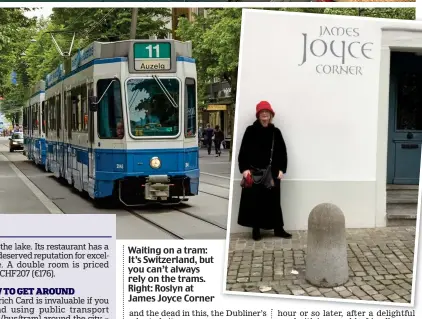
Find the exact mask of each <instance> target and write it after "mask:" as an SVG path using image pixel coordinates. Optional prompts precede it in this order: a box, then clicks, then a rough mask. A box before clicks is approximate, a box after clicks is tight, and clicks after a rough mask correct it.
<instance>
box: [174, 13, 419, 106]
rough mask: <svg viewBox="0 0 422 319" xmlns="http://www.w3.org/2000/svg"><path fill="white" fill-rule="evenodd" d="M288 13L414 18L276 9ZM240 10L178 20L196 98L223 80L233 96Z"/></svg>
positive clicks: (395, 15)
mask: <svg viewBox="0 0 422 319" xmlns="http://www.w3.org/2000/svg"><path fill="white" fill-rule="evenodd" d="M270 10H281V11H290V12H303V13H314V14H335V15H348V16H365V17H376V18H388V19H405V20H414V19H415V9H414V8H364V9H361V8H276V9H270ZM241 11H242V9H238V8H226V9H208V10H207V16H206V17H199V16H198V17H195V21H194V22H189V21H188V20H187V19H186V18H181V19H180V22H179V28H178V30H177V35H178V36H179V37H180V38H181V39H182V40H184V41H189V40H190V41H192V42H193V55H194V58H195V59H196V60H197V67H198V83H199V88H198V92H199V96H200V100H201V101H202V105H205V104H206V103H207V101H206V96H207V93H208V92H206V85H207V82H208V83H209V82H211V81H213V79H215V78H217V79H219V80H225V81H227V82H228V83H229V85H230V87H231V92H232V96H233V99H234V98H235V96H236V86H237V68H238V56H239V43H240V26H241V15H242V12H241Z"/></svg>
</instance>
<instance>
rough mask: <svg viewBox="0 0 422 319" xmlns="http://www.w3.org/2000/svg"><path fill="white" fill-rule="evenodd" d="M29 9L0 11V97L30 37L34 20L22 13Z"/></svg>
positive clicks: (6, 87) (5, 90)
mask: <svg viewBox="0 0 422 319" xmlns="http://www.w3.org/2000/svg"><path fill="white" fill-rule="evenodd" d="M27 10H29V9H12V8H3V9H0V52H1V56H0V95H1V96H5V95H6V94H7V89H8V88H9V86H8V85H9V84H10V81H11V78H10V75H11V72H12V70H15V71H16V72H17V73H18V76H19V70H17V67H18V66H17V64H19V60H20V58H21V54H22V52H23V51H25V45H27V43H28V42H29V38H30V37H31V30H32V27H33V26H34V24H35V19H28V18H26V17H25V15H24V13H25V11H27Z"/></svg>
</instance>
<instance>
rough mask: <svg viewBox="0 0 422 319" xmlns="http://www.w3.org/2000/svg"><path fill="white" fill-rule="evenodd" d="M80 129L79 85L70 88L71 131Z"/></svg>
mask: <svg viewBox="0 0 422 319" xmlns="http://www.w3.org/2000/svg"><path fill="white" fill-rule="evenodd" d="M80 130H81V87H77V88H75V89H73V90H72V131H76V132H78V131H80Z"/></svg>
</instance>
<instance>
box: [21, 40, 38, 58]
mask: <svg viewBox="0 0 422 319" xmlns="http://www.w3.org/2000/svg"><path fill="white" fill-rule="evenodd" d="M30 42H31V43H35V42H37V40H35V39H31V40H30ZM21 56H26V53H25V51H24V52H22V53H21Z"/></svg>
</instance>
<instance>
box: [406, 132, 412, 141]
mask: <svg viewBox="0 0 422 319" xmlns="http://www.w3.org/2000/svg"><path fill="white" fill-rule="evenodd" d="M412 138H413V133H410V132H409V133H407V139H408V140H411V139H412Z"/></svg>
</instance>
